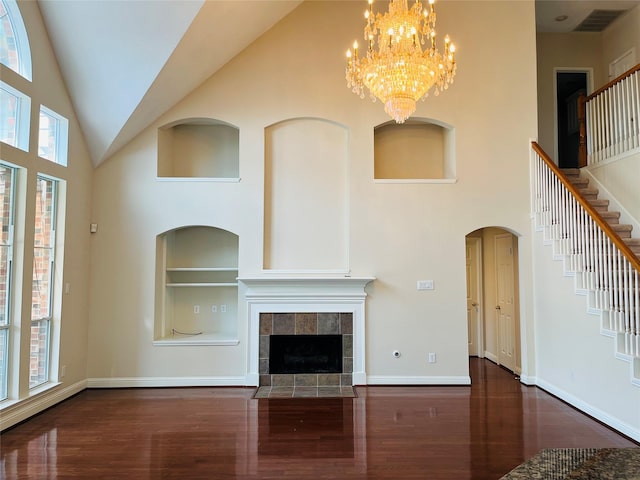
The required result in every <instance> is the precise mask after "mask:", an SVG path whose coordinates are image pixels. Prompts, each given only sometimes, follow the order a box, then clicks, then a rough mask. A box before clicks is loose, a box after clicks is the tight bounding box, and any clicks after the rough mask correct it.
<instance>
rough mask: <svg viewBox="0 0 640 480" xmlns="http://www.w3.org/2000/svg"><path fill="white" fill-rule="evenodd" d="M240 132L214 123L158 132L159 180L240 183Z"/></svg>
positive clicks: (178, 124)
mask: <svg viewBox="0 0 640 480" xmlns="http://www.w3.org/2000/svg"><path fill="white" fill-rule="evenodd" d="M239 152H240V131H239V129H238V128H236V127H234V126H232V125H229V124H226V123H224V122H220V121H217V120H213V119H206V118H198V119H189V120H182V121H179V122H174V123H171V124H169V125H165V126H163V127H160V128H159V129H158V180H203V179H206V180H211V181H225V182H232V181H239V180H240V178H239V177H240V157H239Z"/></svg>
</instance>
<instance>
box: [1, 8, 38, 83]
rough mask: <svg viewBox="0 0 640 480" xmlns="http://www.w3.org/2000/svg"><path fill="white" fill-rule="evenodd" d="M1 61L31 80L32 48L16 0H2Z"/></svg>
mask: <svg viewBox="0 0 640 480" xmlns="http://www.w3.org/2000/svg"><path fill="white" fill-rule="evenodd" d="M0 63H2V64H3V65H6V66H7V67H9V68H10V69H11V70H13V71H14V72H17V73H19V74H20V75H22V76H23V77H24V78H26V79H27V80H29V81H31V49H30V48H29V39H28V37H27V29H26V28H25V26H24V22H23V21H22V15H21V14H20V9H19V8H18V3H17V2H16V0H0Z"/></svg>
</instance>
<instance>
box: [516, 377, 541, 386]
mask: <svg viewBox="0 0 640 480" xmlns="http://www.w3.org/2000/svg"><path fill="white" fill-rule="evenodd" d="M537 381H538V379H537V378H536V377H530V376H529V375H520V383H522V384H524V385H526V386H528V387H535V386H536V385H537Z"/></svg>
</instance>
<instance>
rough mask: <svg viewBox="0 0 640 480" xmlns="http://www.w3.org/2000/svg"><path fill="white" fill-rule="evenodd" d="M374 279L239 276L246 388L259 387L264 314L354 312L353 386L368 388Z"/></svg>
mask: <svg viewBox="0 0 640 480" xmlns="http://www.w3.org/2000/svg"><path fill="white" fill-rule="evenodd" d="M373 280H375V277H346V276H345V277H309V276H306V277H239V278H238V281H239V282H241V283H244V284H245V285H246V286H247V289H246V292H245V300H246V302H247V315H248V319H247V324H248V325H249V328H248V329H247V345H248V346H249V347H248V349H247V375H246V384H247V385H258V384H259V363H260V360H259V350H260V314H261V313H297V312H300V313H304V312H308V313H315V312H325V313H351V314H352V315H353V372H352V382H353V384H354V385H365V384H366V380H367V375H366V371H365V347H366V342H365V324H366V322H365V299H366V297H367V293H366V292H365V290H364V289H365V287H366V285H367V284H368V283H369V282H372V281H373Z"/></svg>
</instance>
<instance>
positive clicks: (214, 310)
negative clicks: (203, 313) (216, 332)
mask: <svg viewBox="0 0 640 480" xmlns="http://www.w3.org/2000/svg"><path fill="white" fill-rule="evenodd" d="M217 311H218V306H217V305H211V312H212V313H216V312H217Z"/></svg>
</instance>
